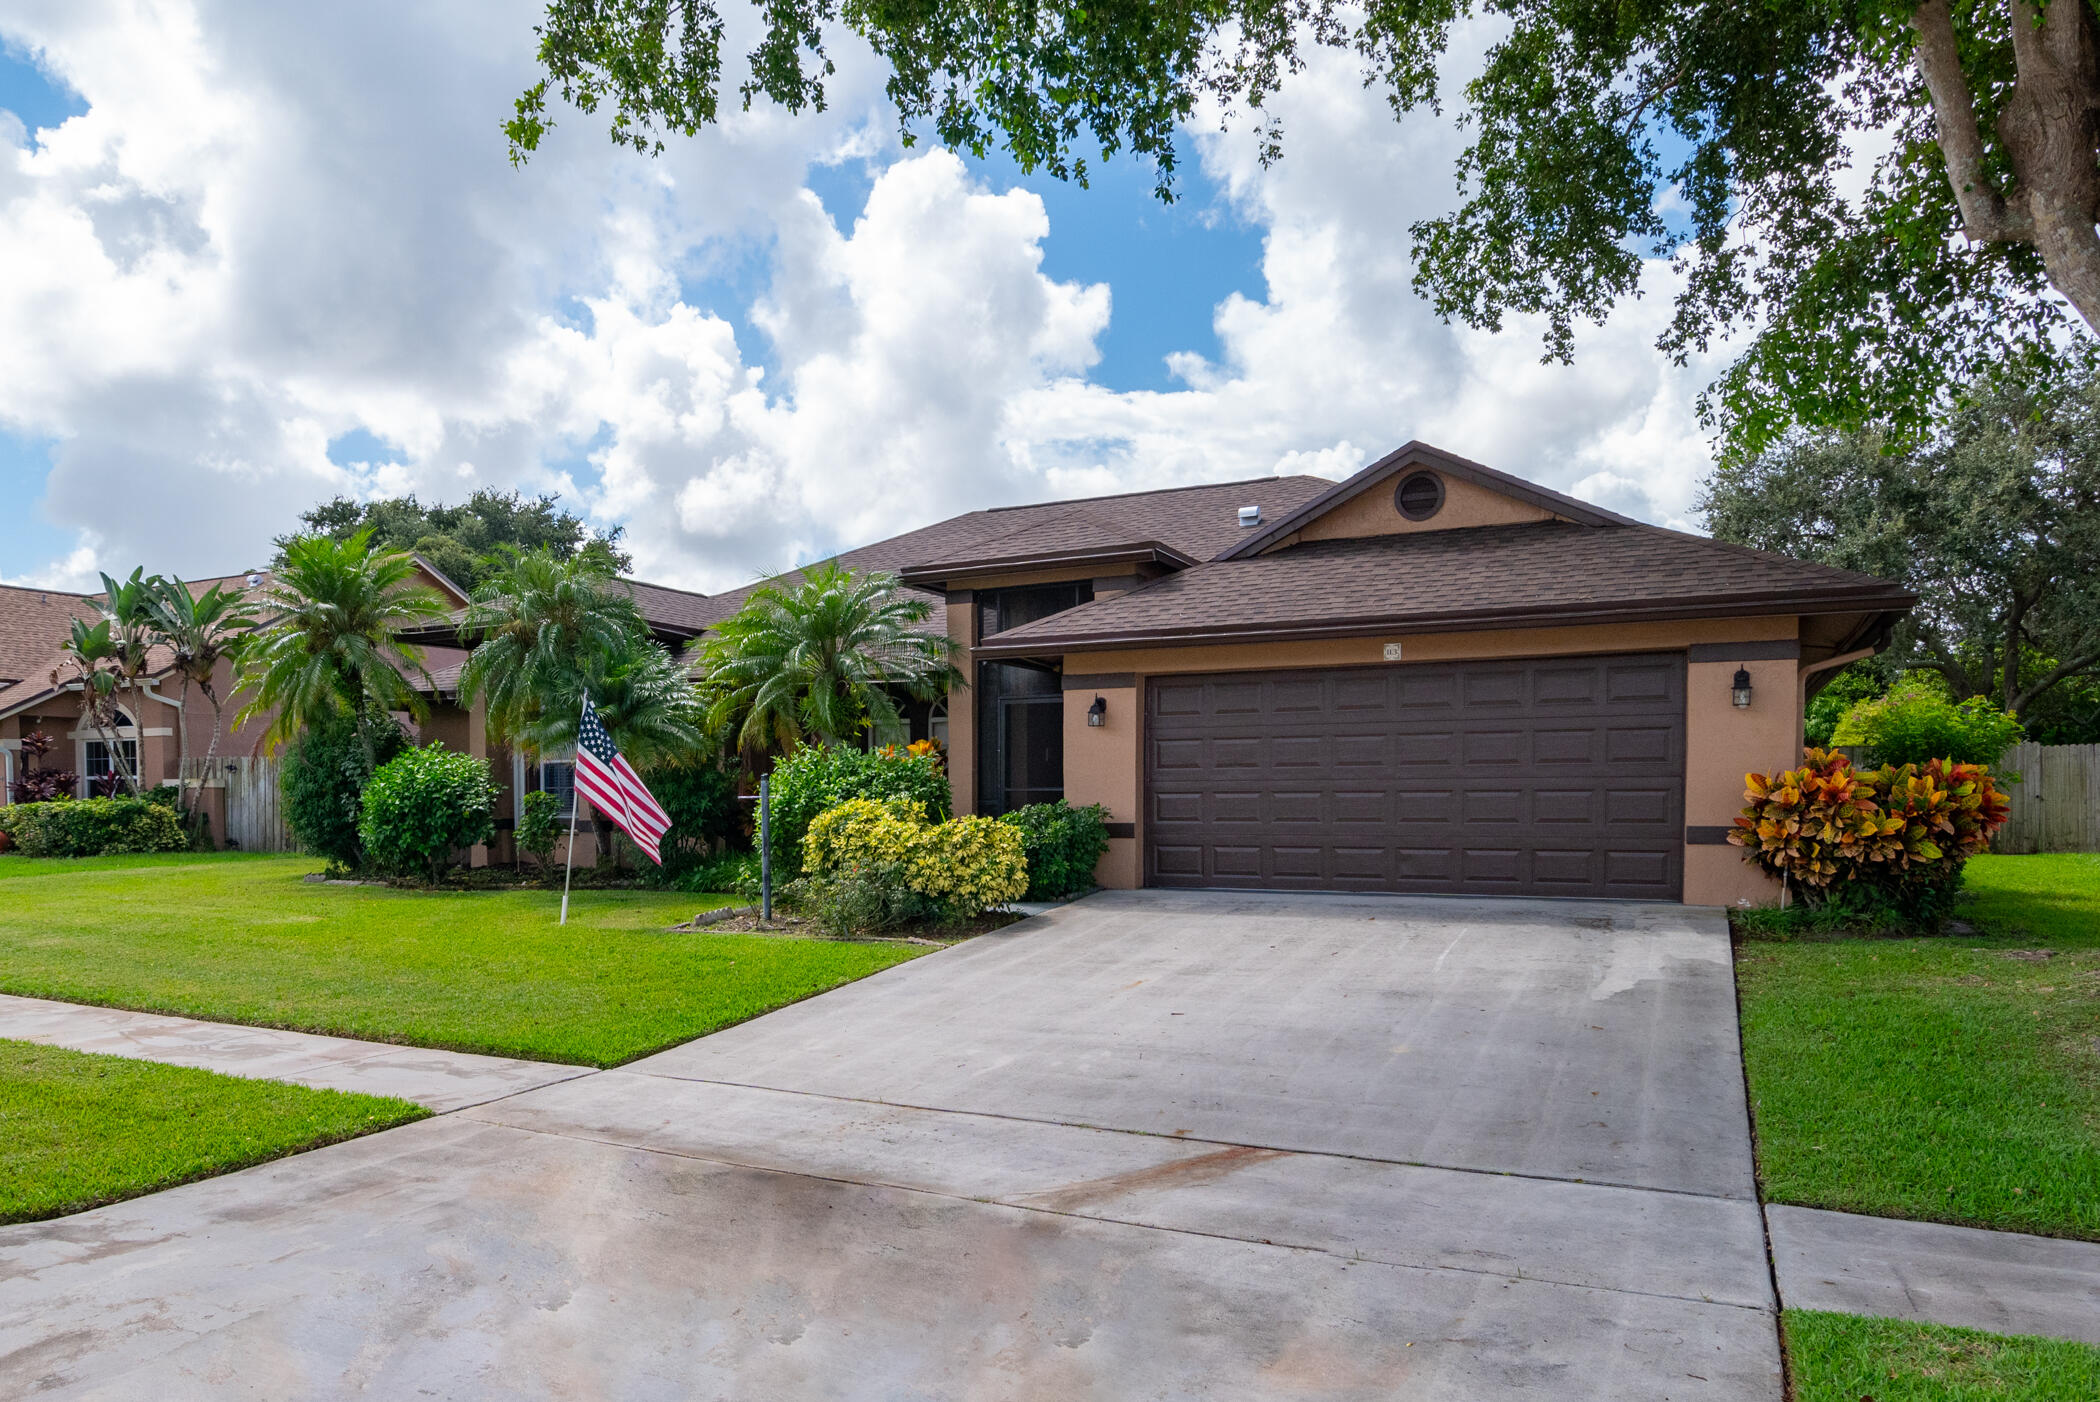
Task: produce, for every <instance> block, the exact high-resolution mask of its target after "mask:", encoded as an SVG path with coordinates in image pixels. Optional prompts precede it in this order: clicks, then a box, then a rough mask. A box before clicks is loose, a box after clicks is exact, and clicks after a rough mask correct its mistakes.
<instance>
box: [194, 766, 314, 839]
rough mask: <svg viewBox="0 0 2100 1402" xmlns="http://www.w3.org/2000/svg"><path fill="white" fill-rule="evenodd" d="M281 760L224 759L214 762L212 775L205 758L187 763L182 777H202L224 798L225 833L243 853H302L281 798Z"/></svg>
mask: <svg viewBox="0 0 2100 1402" xmlns="http://www.w3.org/2000/svg"><path fill="white" fill-rule="evenodd" d="M282 768H283V762H282V761H281V760H278V759H275V758H270V757H266V756H261V755H233V756H226V755H221V756H219V757H217V758H215V759H213V760H212V762H211V769H210V772H209V773H206V772H205V764H204V761H203V760H202V759H201V758H196V759H190V760H187V761H185V762H184V764H183V767H182V777H183V779H184V780H185V781H186V782H189V783H195V782H196V781H197V780H198V779H199V778H200V777H201V778H202V779H203V780H204V786H205V788H206V789H207V790H212V789H217V790H219V791H221V793H222V794H223V797H224V800H225V801H224V803H223V805H220V807H219V811H220V812H222V813H224V814H225V831H224V832H223V833H221V834H219V836H220V837H221V838H223V839H230V840H231V841H232V843H233V845H234V846H236V847H239V848H240V849H241V850H242V851H243V852H293V851H297V850H298V846H297V844H296V843H294V842H293V841H292V834H291V831H290V830H289V829H288V828H286V827H285V825H284V807H283V804H282V803H281V802H280V800H279V798H278V795H277V776H278V772H279V770H281V769H282Z"/></svg>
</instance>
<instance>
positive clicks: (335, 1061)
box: [0, 993, 591, 1113]
mask: <svg viewBox="0 0 2100 1402" xmlns="http://www.w3.org/2000/svg"><path fill="white" fill-rule="evenodd" d="M0 1038H8V1039H12V1040H14V1041H18V1042H40V1043H42V1044H43V1045H45V1046H51V1047H65V1048H68V1049H69V1050H72V1051H83V1052H107V1053H110V1054H113V1055H116V1056H135V1057H137V1058H139V1059H140V1060H142V1061H159V1062H165V1063H167V1064H168V1065H170V1066H194V1067H197V1068H199V1069H201V1070H205V1071H219V1072H223V1073H225V1074H226V1075H229V1076H251V1077H254V1078H255V1079H257V1080H265V1081H290V1082H292V1083H293V1084H295V1085H302V1086H313V1087H315V1088H316V1089H319V1090H350V1091H360V1092H362V1093H364V1094H366V1095H388V1096H393V1097H395V1098H397V1099H401V1100H410V1101H414V1102H415V1103H416V1104H418V1105H421V1106H423V1107H424V1108H426V1109H430V1110H436V1111H439V1112H440V1113H442V1112H444V1111H448V1110H461V1109H465V1108H466V1107H467V1106H469V1105H480V1104H482V1103H484V1102H486V1101H490V1100H499V1099H501V1098H502V1097H504V1096H506V1095H516V1094H517V1093H518V1092H519V1091H525V1090H533V1089H535V1088H537V1087H539V1086H547V1085H553V1084H554V1083H555V1082H557V1081H567V1080H571V1079H574V1078H575V1077H577V1076H587V1075H589V1074H590V1071H591V1068H589V1067H587V1066H557V1065H554V1064H552V1063H549V1062H544V1061H516V1060H512V1059H510V1058H507V1057H499V1056H476V1055H474V1054H473V1053H471V1052H452V1051H433V1050H431V1049H429V1048H427V1047H401V1046H395V1045H393V1044H391V1043H388V1042H360V1041H357V1040H355V1039H353V1038H350V1037H318V1036H315V1035H313V1034H312V1033H308V1032H286V1031H284V1030H282V1029H280V1028H275V1027H244V1026H239V1025H236V1024H232V1023H224V1022H200V1021H198V1020H197V1019H195V1018H188V1017H173V1016H170V1015H168V1014H165V1013H139V1012H128V1011H126V1010H124V1009H122V1008H94V1007H86V1006H83V1005H81V1004H78V1003H56V1002H51V1001H49V1000H47V999H43V998H18V997H15V996H14V995H13V994H8V993H0Z"/></svg>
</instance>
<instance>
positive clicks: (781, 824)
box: [772, 745, 949, 880]
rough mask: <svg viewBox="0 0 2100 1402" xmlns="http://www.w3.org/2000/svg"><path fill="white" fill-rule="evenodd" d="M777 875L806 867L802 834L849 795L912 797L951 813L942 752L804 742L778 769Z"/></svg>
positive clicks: (931, 810)
mask: <svg viewBox="0 0 2100 1402" xmlns="http://www.w3.org/2000/svg"><path fill="white" fill-rule="evenodd" d="M772 789H773V875H774V878H775V879H776V880H786V879H787V878H789V877H792V876H795V875H797V874H799V873H800V872H801V871H802V838H803V834H805V833H807V832H808V831H809V825H810V824H811V823H812V822H814V821H815V820H816V816H817V815H818V814H819V813H822V812H823V811H824V810H825V809H827V808H836V807H838V805H840V804H841V803H844V802H846V801H847V800H848V799H855V798H871V799H875V800H878V801H880V800H882V799H888V798H908V799H911V800H913V801H915V802H917V803H919V804H921V805H923V806H924V810H925V812H926V814H927V815H928V816H929V817H931V818H933V819H935V820H939V819H942V818H946V817H947V816H948V811H949V802H948V774H947V771H946V770H944V769H942V768H941V761H940V756H939V755H936V754H917V755H914V754H907V753H906V752H904V751H902V750H895V749H884V750H874V751H868V750H854V749H848V748H846V747H844V746H837V745H804V746H803V747H802V748H801V749H799V750H796V751H795V752H794V753H793V754H791V755H789V756H788V757H787V758H785V759H783V760H781V761H780V763H779V764H778V765H777V766H776V767H775V768H774V770H773V783H772Z"/></svg>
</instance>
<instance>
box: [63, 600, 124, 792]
mask: <svg viewBox="0 0 2100 1402" xmlns="http://www.w3.org/2000/svg"><path fill="white" fill-rule="evenodd" d="M60 651H61V653H62V655H63V656H64V658H65V663H64V666H65V667H67V668H70V669H71V672H72V681H73V684H74V685H77V686H78V687H79V688H80V718H81V720H82V721H84V722H85V723H86V724H88V725H91V726H93V727H94V728H95V733H96V734H97V735H98V736H100V737H101V738H102V746H103V749H104V750H105V751H106V752H107V753H108V755H109V764H110V776H111V777H112V778H116V779H121V780H122V781H123V783H124V786H125V787H126V788H129V789H130V790H131V791H132V792H133V793H137V792H138V787H139V785H138V776H137V775H136V774H134V773H133V772H132V767H131V765H130V763H129V762H127V761H126V759H125V757H124V744H123V740H122V738H121V737H120V736H119V735H118V733H117V732H118V730H119V729H120V728H121V725H122V722H121V720H120V719H119V717H120V715H121V714H122V712H121V710H120V708H119V704H118V693H119V692H121V691H122V690H124V688H125V686H126V679H125V652H126V649H125V646H124V643H123V641H122V638H121V636H120V634H119V632H118V630H117V627H116V624H115V621H114V620H112V619H109V618H106V617H105V618H98V619H96V620H95V621H94V622H93V623H90V622H88V621H87V620H86V619H84V618H76V619H74V620H73V627H72V631H71V633H70V634H69V635H68V636H67V638H66V641H65V643H64V644H63V645H62V646H61V648H60ZM61 672H62V668H59V667H54V668H52V669H51V682H52V685H54V686H56V685H58V684H59V680H60V676H61ZM133 704H134V705H136V702H134V703H133Z"/></svg>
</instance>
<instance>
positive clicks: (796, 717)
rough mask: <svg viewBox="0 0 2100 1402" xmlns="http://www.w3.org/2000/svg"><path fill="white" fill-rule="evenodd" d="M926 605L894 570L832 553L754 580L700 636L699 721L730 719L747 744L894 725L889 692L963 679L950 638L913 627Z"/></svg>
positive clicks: (927, 692) (751, 749)
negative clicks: (779, 575) (791, 577)
mask: <svg viewBox="0 0 2100 1402" xmlns="http://www.w3.org/2000/svg"><path fill="white" fill-rule="evenodd" d="M932 615H933V605H932V603H931V602H930V601H928V600H927V599H925V598H923V597H920V596H917V595H913V594H908V593H906V592H905V591H904V589H903V588H902V587H901V586H900V585H899V584H898V582H897V576H895V575H893V574H880V573H877V574H866V575H856V574H854V573H853V572H852V571H851V570H849V569H846V568H845V567H844V566H842V565H839V564H836V563H828V564H823V565H818V566H815V567H814V568H812V569H810V570H808V571H806V572H805V573H804V574H803V577H802V582H801V583H800V584H798V585H793V586H790V585H787V584H784V583H779V582H769V583H767V584H764V585H761V586H760V587H759V588H757V589H754V590H753V591H752V592H751V596H750V598H749V599H747V600H746V601H745V603H744V606H743V608H741V609H739V610H738V611H737V612H736V613H735V614H734V615H732V616H731V617H729V618H728V619H726V620H724V621H723V622H722V623H721V625H720V626H719V627H718V628H717V629H716V630H715V632H714V633H713V635H712V636H710V637H709V638H708V639H707V641H706V642H705V643H704V644H702V646H701V654H700V655H701V666H702V669H703V670H704V671H705V672H706V675H707V685H708V688H709V691H710V692H711V694H712V697H713V700H712V703H711V705H710V706H709V710H708V720H709V722H710V723H711V724H712V725H714V726H716V727H718V728H721V729H723V730H728V729H730V728H732V727H734V729H735V731H736V740H737V745H738V747H739V748H741V749H742V750H744V751H745V752H746V753H761V752H763V751H764V750H766V749H768V748H774V749H779V750H789V749H793V748H794V747H795V746H796V745H797V744H798V743H800V742H801V741H802V740H803V739H804V737H805V736H814V737H816V738H817V739H819V740H821V741H824V742H826V743H830V744H837V743H839V742H841V741H844V740H849V739H854V738H857V737H858V736H859V735H860V734H861V733H862V732H863V731H865V730H868V729H870V728H873V729H875V730H876V731H878V732H880V731H886V730H894V729H896V728H897V727H899V726H900V725H902V724H903V717H902V716H901V715H900V714H899V713H898V710H897V702H896V699H895V696H894V695H893V693H894V692H897V691H903V692H906V693H909V694H910V695H912V696H915V697H918V698H920V699H921V700H926V699H930V698H932V697H935V696H938V695H940V694H942V693H943V692H945V691H948V690H950V689H951V688H953V687H956V686H959V685H962V684H963V675H962V673H961V672H960V671H959V670H958V669H957V668H956V666H955V661H954V657H955V652H956V645H955V643H954V641H953V640H952V639H950V638H948V637H947V636H946V635H945V634H940V633H928V632H925V631H923V630H921V629H920V628H919V626H918V625H920V624H922V623H924V622H925V621H926V620H927V619H928V618H930V617H932Z"/></svg>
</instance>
